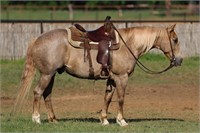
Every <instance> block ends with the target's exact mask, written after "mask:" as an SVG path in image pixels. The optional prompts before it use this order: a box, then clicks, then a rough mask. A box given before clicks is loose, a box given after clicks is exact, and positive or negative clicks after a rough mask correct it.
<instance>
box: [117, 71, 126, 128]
mask: <svg viewBox="0 0 200 133" xmlns="http://www.w3.org/2000/svg"><path fill="white" fill-rule="evenodd" d="M115 82H116V89H117V96H118V105H119V107H118V115H117V119H116V122H117V123H118V124H119V125H120V126H127V125H128V123H126V121H125V120H124V114H123V106H124V97H125V90H126V86H127V82H128V74H125V75H123V76H119V77H117V78H116V80H115Z"/></svg>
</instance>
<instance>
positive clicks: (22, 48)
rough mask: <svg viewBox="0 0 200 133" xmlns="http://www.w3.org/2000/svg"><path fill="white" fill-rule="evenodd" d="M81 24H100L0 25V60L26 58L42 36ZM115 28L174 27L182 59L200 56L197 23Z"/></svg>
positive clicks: (88, 25)
mask: <svg viewBox="0 0 200 133" xmlns="http://www.w3.org/2000/svg"><path fill="white" fill-rule="evenodd" d="M74 23H81V25H83V26H84V27H85V28H86V29H88V30H91V29H95V28H98V27H99V26H100V25H102V24H103V21H41V20H38V21H36V20H35V21H25V20H23V21H22V20H18V21H11V20H9V21H6V20H2V22H1V24H0V28H1V32H0V37H1V45H0V59H10V60H12V59H21V58H24V57H25V55H26V50H27V47H28V44H29V42H30V41H31V40H32V39H33V38H36V37H38V36H40V35H41V33H43V32H47V31H49V30H52V29H56V28H67V27H70V26H72V25H73V24H74ZM113 23H114V25H115V26H116V27H117V28H127V27H134V26H154V27H167V26H169V25H171V24H174V23H176V24H177V26H176V32H177V35H178V38H179V42H180V44H181V50H182V53H183V56H185V57H188V56H199V47H200V44H199V42H200V37H199V36H200V31H199V29H200V23H199V22H198V21H141V22H138V21H113Z"/></svg>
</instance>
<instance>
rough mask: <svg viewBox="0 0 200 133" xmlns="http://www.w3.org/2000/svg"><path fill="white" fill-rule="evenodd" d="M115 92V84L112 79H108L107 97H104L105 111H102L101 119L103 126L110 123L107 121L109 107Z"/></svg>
mask: <svg viewBox="0 0 200 133" xmlns="http://www.w3.org/2000/svg"><path fill="white" fill-rule="evenodd" d="M114 91H115V83H114V81H113V80H112V79H108V80H107V88H106V92H105V97H104V105H103V109H102V111H101V118H100V120H101V123H102V125H108V124H109V122H108V120H107V112H108V107H109V104H110V102H111V100H112V96H113V93H114Z"/></svg>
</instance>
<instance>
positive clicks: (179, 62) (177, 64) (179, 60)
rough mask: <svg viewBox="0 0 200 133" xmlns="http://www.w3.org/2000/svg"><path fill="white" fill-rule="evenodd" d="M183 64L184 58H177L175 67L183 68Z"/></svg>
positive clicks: (174, 63)
mask: <svg viewBox="0 0 200 133" xmlns="http://www.w3.org/2000/svg"><path fill="white" fill-rule="evenodd" d="M182 62H183V58H182V57H175V59H174V62H173V65H174V66H181V63H182Z"/></svg>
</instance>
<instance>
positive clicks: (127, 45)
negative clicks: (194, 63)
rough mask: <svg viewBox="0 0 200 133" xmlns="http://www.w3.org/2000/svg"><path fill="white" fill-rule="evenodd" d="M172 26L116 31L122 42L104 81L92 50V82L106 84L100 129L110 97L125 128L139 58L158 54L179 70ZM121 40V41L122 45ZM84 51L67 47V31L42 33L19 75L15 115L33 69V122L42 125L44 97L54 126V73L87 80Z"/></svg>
mask: <svg viewBox="0 0 200 133" xmlns="http://www.w3.org/2000/svg"><path fill="white" fill-rule="evenodd" d="M175 26H176V25H172V26H169V27H167V28H164V27H147V26H146V27H145V26H144V27H130V28H122V29H118V33H119V34H120V35H121V37H122V38H120V39H119V43H120V47H119V49H118V50H115V51H112V54H111V56H112V65H111V69H110V76H109V77H108V78H103V77H101V76H99V75H100V72H101V64H99V63H97V62H96V56H97V50H91V51H90V52H91V59H92V62H93V66H94V75H95V77H96V78H95V80H99V79H101V80H107V86H106V90H105V96H104V104H103V108H102V110H101V113H100V122H101V124H102V125H108V124H109V121H108V119H107V113H108V108H109V104H110V102H111V100H112V96H113V93H114V92H115V90H116V92H117V96H118V106H119V107H118V114H117V117H116V122H117V123H118V124H119V125H120V126H127V125H128V123H127V122H126V120H125V118H124V113H123V112H124V110H123V105H124V97H125V90H126V87H127V81H128V78H129V77H130V75H131V74H132V73H133V72H134V68H135V66H136V64H137V61H138V59H139V57H141V56H142V55H143V54H145V53H147V52H148V51H149V50H151V49H153V48H156V49H159V50H161V51H162V52H163V53H164V55H166V57H167V58H168V59H169V60H170V61H171V62H173V66H180V65H181V63H182V60H183V58H182V56H181V52H180V44H179V41H178V37H177V34H176V33H175V30H174V29H175ZM122 40H123V41H122ZM83 54H84V50H83V49H77V48H74V47H73V46H72V45H70V44H69V41H68V32H67V30H66V29H55V30H51V31H49V32H46V33H43V34H42V35H40V36H39V37H38V38H36V39H34V40H33V41H32V42H31V43H30V44H29V46H28V50H27V55H26V60H25V67H24V71H23V73H22V81H21V86H20V90H19V93H18V96H17V100H16V102H15V109H14V110H15V111H14V112H16V110H17V108H21V103H23V101H24V99H25V98H26V97H27V94H28V93H29V91H30V88H31V84H32V81H33V78H34V76H35V71H36V69H37V70H38V71H39V73H40V78H39V81H38V83H37V85H36V87H35V88H34V90H33V94H34V100H33V113H32V120H33V122H36V123H39V124H40V123H41V120H40V113H39V110H40V100H41V98H42V97H43V98H44V101H45V106H46V109H47V115H48V120H49V122H57V121H58V120H57V119H56V116H55V114H54V110H53V107H52V102H51V93H52V88H53V84H54V77H55V75H56V73H63V72H66V73H68V74H70V75H72V76H74V77H77V78H83V79H90V78H91V77H89V69H88V68H89V63H88V61H86V62H84V57H83Z"/></svg>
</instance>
